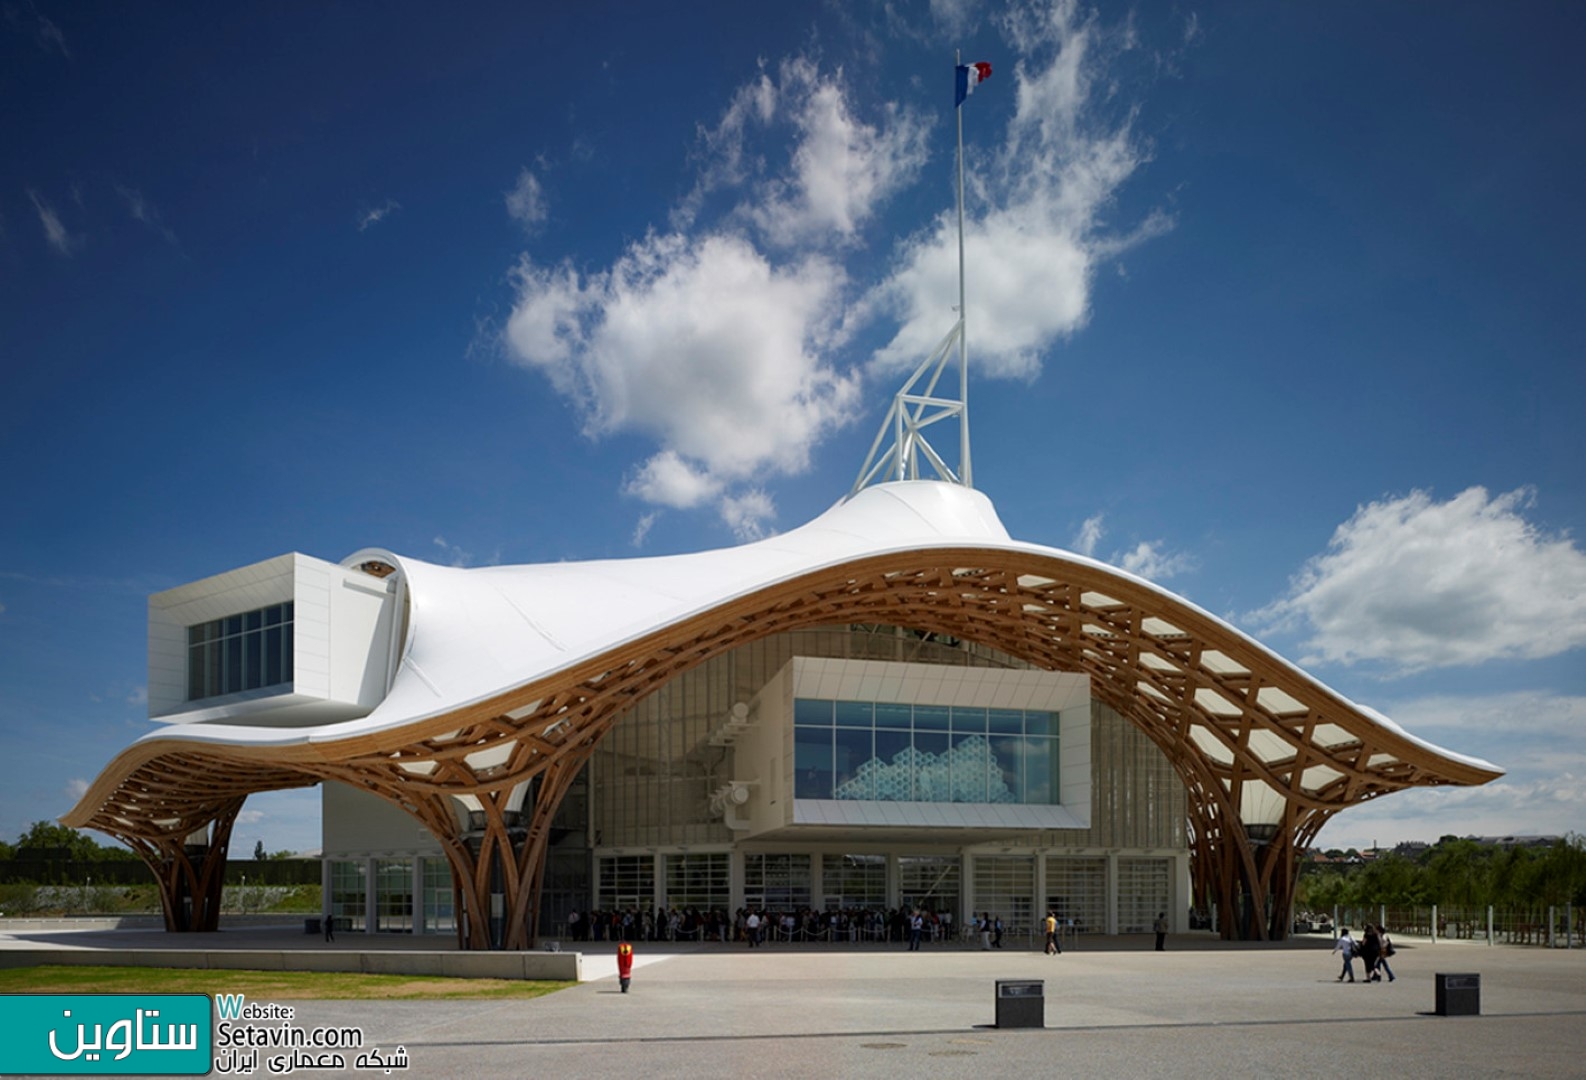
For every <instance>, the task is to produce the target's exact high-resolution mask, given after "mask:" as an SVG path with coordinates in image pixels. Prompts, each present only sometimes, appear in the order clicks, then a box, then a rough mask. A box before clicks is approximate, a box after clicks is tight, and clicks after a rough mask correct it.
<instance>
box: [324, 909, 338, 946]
mask: <svg viewBox="0 0 1586 1080" xmlns="http://www.w3.org/2000/svg"><path fill="white" fill-rule="evenodd" d="M325 940H326V941H335V940H336V916H334V915H332V914H331V913H330V912H328V911H327V912H326V913H325Z"/></svg>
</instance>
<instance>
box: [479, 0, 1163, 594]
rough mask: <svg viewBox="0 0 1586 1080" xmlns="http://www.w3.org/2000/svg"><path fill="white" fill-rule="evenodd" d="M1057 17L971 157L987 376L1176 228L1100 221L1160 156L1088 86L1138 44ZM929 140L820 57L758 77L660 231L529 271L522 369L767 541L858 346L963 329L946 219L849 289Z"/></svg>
mask: <svg viewBox="0 0 1586 1080" xmlns="http://www.w3.org/2000/svg"><path fill="white" fill-rule="evenodd" d="M1055 10H1056V13H1055V14H1052V15H1047V16H1043V17H1037V15H1036V14H1034V9H1033V8H1032V9H1031V10H1029V11H1023V10H1022V9H1021V13H1020V14H1017V15H1015V16H1010V17H1007V18H1004V19H1003V20H1002V23H1001V26H1002V29H1003V31H1004V34H1005V36H1006V37H1008V38H1009V39H1010V40H1011V41H1013V43H1014V46H1015V49H1016V50H1017V51H1018V52H1019V53H1020V55H1021V57H1023V58H1022V59H1020V60H1019V61H1018V63H1016V64H1014V65H1011V66H1010V68H1009V69H1008V70H1003V71H999V77H1000V79H1001V80H1002V85H1003V86H1004V88H1005V89H1004V93H1005V94H1006V95H1007V96H1006V97H1005V98H1004V103H1003V111H1006V106H1007V103H1008V102H1010V101H1011V102H1013V103H1014V105H1015V106H1016V107H1015V109H1014V118H1013V120H1012V121H1011V122H1010V123H1009V125H1008V127H1007V130H1006V133H1005V138H1004V139H1003V141H1002V142H1001V144H1000V145H999V146H997V147H996V148H995V149H993V150H992V151H990V152H989V154H988V153H984V152H980V151H979V150H978V149H977V148H978V147H979V146H983V145H984V140H985V139H986V138H987V136H985V135H982V136H981V140H982V141H980V142H977V143H975V144H973V145H972V147H971V149H972V152H974V153H976V154H977V156H978V160H976V161H974V162H973V164H974V173H975V177H976V179H975V185H976V188H975V197H974V199H973V200H972V202H971V207H972V211H973V221H972V223H971V226H970V233H971V236H970V240H969V244H970V251H971V256H972V258H973V260H974V262H975V264H976V266H975V270H974V275H975V276H974V282H975V284H974V298H973V300H972V315H973V320H974V321H973V323H972V328H971V331H970V334H971V340H972V342H973V354H974V356H973V359H974V362H975V363H976V364H977V365H979V367H980V368H981V370H983V371H994V372H1000V373H1003V374H1022V375H1033V374H1034V373H1035V372H1036V371H1037V370H1038V369H1039V365H1040V354H1041V352H1042V350H1044V349H1046V348H1047V347H1049V346H1050V345H1051V344H1052V343H1053V342H1054V341H1056V340H1057V339H1058V338H1060V337H1061V336H1062V335H1064V334H1067V333H1071V332H1073V331H1074V330H1075V329H1076V328H1078V327H1079V326H1080V325H1082V324H1083V322H1084V319H1085V317H1086V313H1087V308H1088V303H1089V281H1090V278H1091V276H1092V275H1093V274H1094V272H1095V267H1096V266H1097V265H1098V264H1099V263H1101V262H1103V261H1105V260H1107V259H1111V258H1115V257H1116V256H1117V255H1118V254H1119V253H1120V252H1122V251H1124V250H1127V249H1128V248H1130V247H1131V246H1132V245H1135V244H1138V243H1140V242H1141V241H1142V240H1143V239H1144V238H1145V237H1147V236H1150V235H1154V234H1155V233H1157V232H1159V231H1161V230H1162V229H1164V228H1166V227H1167V224H1166V219H1165V218H1164V217H1163V216H1161V215H1159V214H1158V215H1149V216H1147V218H1146V220H1145V221H1144V222H1143V223H1140V224H1137V225H1135V226H1133V227H1132V228H1123V229H1121V230H1120V229H1117V228H1113V227H1111V226H1109V225H1106V224H1105V223H1104V222H1103V211H1104V209H1105V208H1106V207H1107V206H1109V205H1110V203H1111V201H1112V200H1113V198H1114V195H1115V194H1116V192H1117V190H1118V188H1119V186H1120V185H1122V184H1123V183H1124V182H1125V181H1126V180H1127V179H1128V178H1129V177H1130V176H1131V175H1132V174H1133V173H1134V172H1135V170H1136V169H1137V168H1138V167H1139V165H1140V164H1141V163H1142V162H1143V161H1144V160H1145V158H1146V155H1145V151H1144V149H1143V148H1142V144H1141V142H1140V141H1139V140H1137V139H1136V138H1135V137H1134V135H1133V134H1132V131H1131V128H1130V118H1129V113H1128V110H1127V108H1125V109H1124V110H1123V113H1124V115H1123V118H1122V119H1119V120H1117V121H1115V122H1113V123H1111V124H1110V125H1100V126H1098V125H1096V124H1095V123H1094V122H1093V121H1092V119H1091V117H1092V114H1093V113H1094V112H1095V111H1097V110H1098V109H1099V108H1102V107H1106V108H1116V103H1115V102H1113V101H1109V100H1107V94H1106V93H1105V92H1103V90H1104V89H1105V88H1103V89H1093V87H1097V86H1099V85H1100V83H1101V80H1102V78H1103V74H1104V69H1105V67H1106V62H1107V58H1108V56H1110V55H1116V54H1117V52H1118V51H1119V50H1120V49H1121V48H1123V47H1124V46H1123V45H1122V44H1120V42H1122V41H1123V39H1124V35H1122V34H1118V33H1114V34H1109V33H1106V32H1103V31H1102V30H1100V29H1098V28H1097V26H1096V24H1095V22H1094V21H1093V20H1090V21H1081V20H1080V19H1079V18H1078V17H1077V16H1076V14H1075V10H1074V8H1073V6H1072V5H1068V4H1059V5H1058V6H1057V8H1056V9H1055ZM934 17H935V18H936V19H938V20H947V21H954V20H960V21H961V20H963V19H966V18H968V14H967V8H964V7H962V6H960V5H952V4H940V5H938V7H937V9H936V10H935V11H934ZM1098 101H1100V102H1101V103H1102V104H1100V105H1098ZM977 104H978V102H977ZM998 114H999V113H998V111H997V110H992V109H990V108H989V107H988V109H985V110H982V113H981V115H983V116H986V115H990V116H995V115H998ZM939 126H940V125H938V127H939ZM928 127H929V125H928V123H927V121H926V119H925V118H924V117H923V116H921V115H919V114H916V113H914V112H911V111H910V110H908V109H905V108H902V107H900V106H898V105H896V104H894V103H879V104H877V105H875V106H873V107H871V106H864V107H861V104H860V99H859V98H858V96H857V95H856V94H855V93H854V90H853V88H852V87H851V86H850V85H849V84H848V83H847V82H846V81H845V79H844V77H843V74H842V72H841V71H835V72H833V71H822V70H821V69H820V67H819V65H818V64H817V63H816V62H815V61H813V60H811V59H809V58H808V57H804V56H798V57H791V58H787V59H784V60H781V61H780V62H772V61H762V62H761V64H760V69H759V71H758V72H757V73H756V74H755V75H754V77H753V78H751V79H750V80H749V81H748V82H746V83H745V84H744V85H743V86H741V87H740V88H739V89H738V90H737V91H736V92H735V93H734V94H733V96H732V99H731V100H730V101H729V102H728V103H727V104H726V106H725V108H724V110H723V112H722V114H721V116H720V118H719V120H718V121H717V122H716V123H715V125H714V126H703V127H701V129H700V131H699V137H698V145H697V150H696V153H695V155H694V158H693V164H694V166H695V167H696V168H697V177H696V179H695V181H694V184H693V186H692V190H690V191H689V192H688V194H687V195H686V196H684V197H683V198H682V199H681V200H680V202H679V203H678V204H677V205H676V206H675V207H674V208H673V209H672V212H671V213H670V215H669V217H668V222H669V225H668V228H667V229H666V230H662V229H659V228H657V229H654V230H652V231H651V232H649V233H648V234H647V235H645V236H644V237H643V238H642V239H638V240H633V241H630V242H629V243H628V244H627V246H626V247H625V248H624V249H623V250H622V251H621V253H620V254H619V255H618V256H617V257H616V258H615V259H614V260H613V261H612V262H611V263H610V264H609V265H608V266H595V267H586V266H582V265H578V264H576V263H575V262H574V261H572V260H570V259H569V260H564V261H561V262H559V263H553V262H537V261H535V260H534V259H532V258H530V257H528V256H527V255H525V256H524V257H523V258H522V259H521V260H520V262H519V265H518V266H517V267H516V269H515V271H514V282H515V286H516V293H517V295H516V298H515V300H514V304H513V310H512V313H511V315H510V316H509V317H508V319H507V322H506V326H505V328H504V330H503V332H502V335H501V339H502V342H503V345H504V347H505V351H506V353H507V355H508V357H509V358H510V359H511V360H512V361H513V362H515V363H519V364H521V365H523V366H526V367H530V368H533V369H536V370H538V371H541V372H543V373H544V374H545V375H546V377H547V378H548V379H550V381H551V383H552V385H553V386H554V387H555V388H556V390H557V391H558V392H559V393H560V394H562V395H563V396H565V397H566V398H568V399H569V400H570V401H572V402H573V403H574V404H575V406H576V407H577V408H578V410H579V412H580V415H581V418H582V426H583V430H584V432H585V434H586V435H588V436H589V437H591V438H602V437H606V436H610V435H613V434H617V433H628V434H631V433H637V434H640V435H643V436H648V437H650V438H652V439H654V440H655V443H656V446H655V447H654V449H653V450H650V451H649V452H648V453H647V454H646V455H645V456H644V457H643V458H642V460H640V461H638V462H635V463H634V465H632V466H631V467H630V468H629V470H628V479H627V480H626V483H625V490H626V491H627V492H629V493H630V494H633V495H635V496H636V497H639V498H642V499H644V500H646V501H647V502H650V503H652V504H654V505H657V506H669V507H701V506H704V505H707V504H713V505H715V506H716V507H717V509H718V510H719V511H720V512H721V513H722V515H723V519H724V520H730V521H735V522H738V523H739V524H738V526H734V527H735V528H738V527H739V526H742V529H747V530H751V531H752V530H753V529H754V528H760V527H762V526H756V525H754V524H753V522H755V521H756V520H759V519H758V516H757V515H756V514H749V513H746V510H745V507H747V506H749V505H750V504H751V503H752V502H753V499H752V496H753V495H754V494H755V493H756V492H758V491H760V489H761V488H763V485H764V484H766V483H767V482H768V480H770V479H771V478H773V477H776V476H778V475H789V474H794V473H798V472H800V471H802V470H804V469H805V468H807V467H808V465H809V462H810V458H811V453H812V450H813V448H814V447H815V446H816V445H817V444H818V443H819V442H820V441H821V440H822V439H824V438H825V437H826V436H827V435H829V434H830V433H831V432H832V431H834V430H836V429H838V428H840V427H842V426H844V425H846V424H847V423H848V422H849V421H850V420H852V419H854V418H855V414H856V413H857V412H858V410H859V406H860V403H859V388H860V384H861V370H860V365H858V364H856V363H854V362H853V361H854V360H855V359H856V358H854V357H852V356H851V355H849V354H846V353H845V352H844V350H845V349H847V348H849V347H850V345H851V343H853V342H856V341H857V340H858V338H859V335H860V334H861V333H863V334H867V335H872V339H873V340H875V339H880V340H884V339H885V337H886V336H888V335H890V336H891V337H892V340H891V342H890V344H888V345H887V346H886V347H885V348H883V349H882V350H881V351H880V353H879V354H877V356H878V360H879V362H881V363H883V364H885V363H898V364H903V363H908V364H911V365H912V364H914V363H917V362H918V361H919V360H920V359H921V358H922V357H923V356H924V355H925V354H926V353H927V352H928V351H929V350H930V348H931V347H932V346H934V345H935V344H936V343H937V341H938V340H940V339H941V337H942V335H943V334H944V333H946V332H947V330H948V329H949V328H950V325H951V322H952V314H951V312H952V304H953V302H954V300H955V299H956V298H957V255H956V246H955V244H954V242H953V239H952V238H953V236H954V235H956V225H955V218H954V215H953V214H952V213H951V212H950V211H947V210H944V212H943V213H942V214H941V215H940V216H939V217H936V218H934V219H933V220H932V222H931V224H929V225H928V226H927V227H926V228H925V229H924V230H922V231H921V232H919V233H917V234H915V235H913V236H911V237H909V238H907V239H906V240H905V241H904V242H902V244H901V245H899V246H898V247H897V249H896V250H895V251H894V252H893V255H892V258H891V260H890V261H889V265H890V266H891V267H892V271H891V272H890V276H889V277H888V278H886V279H885V280H884V281H882V282H880V283H879V284H875V283H874V282H873V279H872V281H869V282H852V283H851V282H850V278H849V276H848V267H847V266H846V265H845V260H849V259H850V258H852V259H853V261H854V264H855V265H856V266H858V265H860V263H859V260H858V258H857V254H858V253H859V252H861V251H862V250H863V248H864V244H865V241H866V239H867V237H866V232H867V230H868V229H870V228H871V227H873V226H875V225H877V224H879V223H880V221H881V214H882V212H883V211H884V210H885V209H886V208H887V207H888V205H889V203H890V202H891V201H892V200H893V197H894V196H896V195H897V194H898V193H899V192H900V191H901V190H902V189H903V188H904V187H905V186H906V185H908V184H910V183H912V182H913V181H914V180H915V179H916V178H917V177H918V175H919V174H920V170H921V169H922V167H923V166H924V164H925V163H926V161H927V159H928V154H927V150H926V145H925V136H926V133H927V129H928ZM992 137H993V138H994V137H995V136H994V135H993V136H992ZM524 176H525V177H527V178H528V179H529V180H531V181H532V184H530V185H529V193H530V197H529V198H528V199H527V205H529V206H531V207H541V206H543V199H544V197H545V194H546V193H545V191H544V189H543V185H542V184H541V183H540V181H541V179H542V177H538V176H530V174H528V173H527V172H526V171H525V174H524ZM539 212H540V211H539V210H531V211H530V213H531V216H532V215H533V214H536V213H539ZM889 235H890V234H889ZM888 242H890V241H888ZM883 319H884V320H885V322H884V323H882V322H879V320H883ZM876 335H879V338H877V337H876ZM728 499H732V500H736V501H734V502H730V503H729V502H725V501H724V500H728ZM1136 557H1137V558H1138V557H1140V556H1138V555H1137V556H1136ZM1156 557H1157V559H1158V562H1159V563H1160V560H1161V559H1162V558H1163V556H1161V554H1160V552H1157V553H1156Z"/></svg>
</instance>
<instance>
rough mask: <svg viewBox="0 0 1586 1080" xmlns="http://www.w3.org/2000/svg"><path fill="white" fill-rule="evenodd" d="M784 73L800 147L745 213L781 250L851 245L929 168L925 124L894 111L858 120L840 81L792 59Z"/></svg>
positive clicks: (785, 99) (808, 63) (784, 88)
mask: <svg viewBox="0 0 1586 1080" xmlns="http://www.w3.org/2000/svg"><path fill="white" fill-rule="evenodd" d="M781 75H782V89H781V93H780V95H779V99H780V100H781V101H783V102H785V103H786V104H787V106H788V111H789V113H790V114H791V117H790V118H791V120H792V122H793V124H794V126H795V128H796V129H797V132H798V139H797V149H796V150H795V151H794V153H793V159H792V162H791V163H790V166H789V169H788V172H787V175H785V176H781V177H774V178H771V179H769V180H767V181H766V182H764V183H763V184H762V185H760V186H759V189H758V190H757V191H756V192H755V193H754V195H753V197H752V198H751V199H750V200H749V201H747V202H746V203H745V204H744V205H743V206H742V207H741V212H742V213H743V214H744V215H745V216H747V217H748V218H749V220H751V221H753V222H754V223H755V225H756V226H757V227H758V228H759V230H760V232H761V234H762V235H764V236H765V238H766V240H767V241H768V242H769V243H771V244H773V245H776V246H789V245H792V244H795V243H798V242H800V241H803V240H808V239H811V238H823V237H832V238H835V239H836V240H838V241H840V242H847V241H851V240H853V239H854V238H855V236H856V234H857V232H858V230H859V228H860V226H862V225H863V224H865V222H866V221H868V220H869V219H870V217H871V215H872V214H874V213H875V211H876V208H877V206H878V204H880V203H881V202H882V201H883V200H884V199H886V198H887V197H888V196H890V195H891V194H892V193H893V192H895V191H896V190H897V189H898V188H900V187H901V186H902V185H903V184H905V183H907V182H908V181H910V180H912V179H913V178H914V176H915V174H916V173H917V172H918V171H919V169H920V166H922V165H923V164H924V163H925V160H926V146H925V134H926V128H925V124H924V123H923V122H922V121H921V120H920V119H919V118H918V117H915V116H914V115H912V114H911V113H908V112H906V111H904V110H900V109H898V108H896V107H891V106H889V107H888V108H887V109H886V110H885V115H884V116H883V117H882V118H881V120H880V122H879V123H878V124H866V123H862V122H860V121H859V120H858V119H857V118H856V117H855V116H854V114H853V110H852V108H851V107H850V105H849V102H848V98H847V96H846V94H845V93H844V91H843V88H842V85H841V83H840V81H839V79H840V75H839V76H836V77H832V76H826V77H823V76H822V75H821V74H820V72H819V71H818V69H817V68H816V66H815V64H814V63H813V62H811V61H809V60H806V59H803V58H799V59H793V60H789V61H786V62H785V63H784V64H783V65H782V71H781Z"/></svg>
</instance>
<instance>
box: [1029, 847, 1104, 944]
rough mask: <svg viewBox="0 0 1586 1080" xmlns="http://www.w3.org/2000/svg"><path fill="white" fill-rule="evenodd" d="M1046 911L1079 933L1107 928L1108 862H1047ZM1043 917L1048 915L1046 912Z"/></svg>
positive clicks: (1061, 860) (1099, 860)
mask: <svg viewBox="0 0 1586 1080" xmlns="http://www.w3.org/2000/svg"><path fill="white" fill-rule="evenodd" d="M1046 909H1047V911H1051V912H1055V913H1056V915H1057V917H1058V918H1059V919H1060V920H1062V922H1063V925H1065V926H1070V925H1071V926H1073V928H1074V932H1075V933H1077V934H1100V933H1102V932H1104V931H1105V930H1106V928H1107V860H1106V859H1094V858H1092V859H1057V858H1050V859H1047V860H1046ZM1042 915H1043V917H1044V915H1045V913H1044V912H1043V913H1042Z"/></svg>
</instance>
